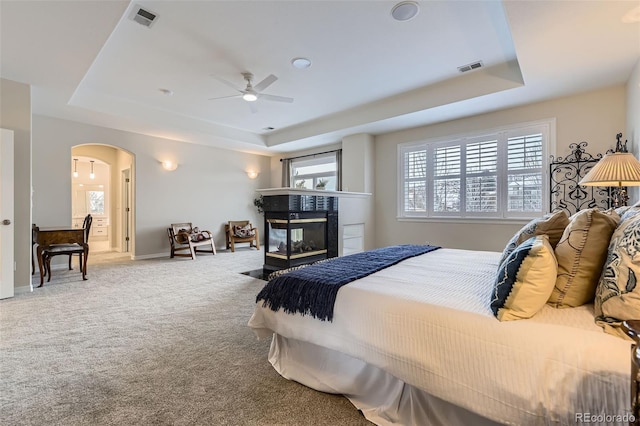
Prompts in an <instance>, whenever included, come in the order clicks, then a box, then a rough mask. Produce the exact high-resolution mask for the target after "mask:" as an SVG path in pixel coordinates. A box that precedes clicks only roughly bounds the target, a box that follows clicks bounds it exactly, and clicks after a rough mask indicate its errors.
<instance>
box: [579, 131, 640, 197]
mask: <svg viewBox="0 0 640 426" xmlns="http://www.w3.org/2000/svg"><path fill="white" fill-rule="evenodd" d="M616 136H617V138H618V144H617V146H616V152H612V153H609V154H607V155H605V156H604V157H603V158H602V159H601V160H600V161H598V163H596V165H595V166H593V167H592V168H591V170H589V173H587V174H586V175H585V176H584V177H583V178H582V180H581V181H580V182H579V185H586V186H612V187H617V188H618V189H617V191H616V193H615V194H616V195H614V207H620V206H626V205H627V201H628V200H629V197H628V196H627V190H626V187H627V186H640V161H638V159H637V158H636V157H635V155H633V154H632V153H630V152H626V142H625V144H624V146H623V145H622V144H620V138H621V137H622V133H619V134H618V135H616ZM618 149H621V150H620V151H618Z"/></svg>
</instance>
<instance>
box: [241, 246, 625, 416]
mask: <svg viewBox="0 0 640 426" xmlns="http://www.w3.org/2000/svg"><path fill="white" fill-rule="evenodd" d="M499 257H500V254H499V253H494V252H482V251H469V250H455V249H445V248H442V249H440V250H436V251H434V252H431V253H427V254H423V255H420V256H416V257H413V258H410V259H407V260H405V261H402V262H401V263H399V264H397V265H394V266H391V267H389V268H387V269H384V270H382V271H379V272H377V273H374V274H372V275H369V276H368V277H365V278H363V279H360V280H357V281H354V282H352V283H349V284H347V285H345V286H343V287H342V288H340V290H339V292H338V296H337V299H336V303H335V308H334V316H333V321H332V322H328V321H319V320H317V319H314V318H313V317H311V316H303V315H301V314H294V315H291V314H286V313H284V312H283V311H282V310H279V311H278V312H274V311H272V310H271V309H269V308H266V307H263V306H262V302H258V303H257V305H256V308H255V312H254V314H253V316H252V318H251V320H250V321H249V326H250V327H251V328H252V329H253V330H254V332H255V333H256V335H257V336H258V337H271V336H274V339H273V341H272V345H271V351H270V354H269V360H270V362H271V363H272V365H273V366H274V367H275V368H276V370H277V371H278V372H279V373H280V374H282V375H283V376H284V377H286V378H288V379H291V380H295V381H298V382H300V383H303V384H305V385H307V386H310V387H312V388H314V389H317V390H320V391H324V392H332V393H339V394H344V395H345V396H347V397H348V398H349V399H350V400H351V401H352V403H353V404H354V405H355V406H356V407H357V408H358V409H361V410H362V412H363V414H364V415H365V416H366V417H367V418H368V419H369V420H371V421H372V422H374V423H376V424H380V425H385V424H420V425H423V424H424V425H426V424H433V425H439V424H446V425H452V424H480V423H484V424H494V423H498V424H514V425H538V424H575V423H576V419H577V417H576V416H581V415H584V414H583V413H591V414H593V413H604V414H607V415H613V416H624V415H626V414H628V411H629V406H630V403H629V399H630V397H629V393H630V391H629V388H630V385H629V383H630V358H629V350H630V345H631V343H630V342H628V341H625V340H623V339H621V338H618V337H615V336H611V335H608V334H605V333H604V332H603V331H602V329H601V328H600V327H598V326H597V325H596V324H595V323H594V315H593V307H592V305H585V306H581V307H578V308H569V309H555V308H552V307H549V306H545V307H544V308H543V309H542V311H540V312H539V313H538V314H536V315H535V316H534V317H533V318H531V319H528V320H520V321H508V322H500V321H498V320H497V319H496V318H495V317H494V316H493V314H492V312H491V309H490V307H489V300H490V294H491V291H492V288H493V284H494V280H495V276H496V270H497V268H498V260H499ZM608 424H611V423H608Z"/></svg>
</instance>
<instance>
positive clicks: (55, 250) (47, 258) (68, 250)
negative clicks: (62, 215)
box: [33, 214, 93, 282]
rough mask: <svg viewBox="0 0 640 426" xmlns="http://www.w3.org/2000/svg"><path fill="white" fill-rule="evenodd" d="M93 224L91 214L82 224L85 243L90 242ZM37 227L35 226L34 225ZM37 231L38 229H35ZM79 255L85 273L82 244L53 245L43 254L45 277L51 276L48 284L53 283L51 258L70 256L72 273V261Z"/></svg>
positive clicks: (81, 269)
mask: <svg viewBox="0 0 640 426" xmlns="http://www.w3.org/2000/svg"><path fill="white" fill-rule="evenodd" d="M92 222H93V218H92V217H91V215H90V214H88V215H86V216H85V218H84V221H83V222H82V228H83V229H84V242H85V243H88V242H89V232H90V231H91V223H92ZM33 226H34V227H35V224H34V225H33ZM35 229H38V228H37V227H35ZM74 254H77V255H78V256H79V257H80V272H85V271H84V270H83V265H84V264H83V263H82V257H83V256H84V247H82V246H81V245H80V244H53V245H51V246H50V247H49V248H48V249H47V250H46V251H44V252H43V254H42V256H43V260H44V264H45V267H46V268H45V275H46V274H49V278H48V279H47V282H49V281H51V258H52V257H54V256H59V255H65V256H69V270H70V271H72V270H73V268H72V267H71V260H72V259H73V255H74Z"/></svg>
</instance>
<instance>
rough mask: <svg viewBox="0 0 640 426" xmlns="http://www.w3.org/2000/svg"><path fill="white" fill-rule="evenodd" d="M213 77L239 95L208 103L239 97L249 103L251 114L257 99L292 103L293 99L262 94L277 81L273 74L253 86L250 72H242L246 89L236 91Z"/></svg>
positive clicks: (226, 82) (220, 79)
mask: <svg viewBox="0 0 640 426" xmlns="http://www.w3.org/2000/svg"><path fill="white" fill-rule="evenodd" d="M213 77H214V78H215V79H216V80H218V81H220V82H221V83H224V84H226V85H227V86H229V87H231V88H233V89H234V90H236V91H238V92H239V93H240V94H238V95H230V96H220V97H217V98H209V100H210V101H211V100H217V99H225V98H236V97H240V98H242V99H244V100H245V101H247V102H249V107H250V108H251V111H252V112H256V109H255V105H253V102H255V101H257V100H258V99H264V100H266V101H275V102H287V103H291V102H293V98H287V97H284V96H275V95H269V94H267V93H262V91H263V90H265V89H266V88H267V87H269V86H271V85H272V84H273V83H274V82H275V81H276V80H277V79H278V77H276V76H275V75H273V74H270V75H268V76H267V77H265V79H264V80H262V81H261V82H260V83H258V84H256V85H255V86H253V85H252V84H251V81H252V80H253V74H252V73H250V72H243V73H242V77H244V79H245V81H246V82H247V87H245V88H244V89H238V88H237V87H236V86H235V85H234V84H233V83H231V82H229V81H227V80H225V79H223V78H220V77H216V76H213Z"/></svg>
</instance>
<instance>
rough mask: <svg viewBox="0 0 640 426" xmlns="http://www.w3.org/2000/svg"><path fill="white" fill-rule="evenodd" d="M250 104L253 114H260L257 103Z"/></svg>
mask: <svg viewBox="0 0 640 426" xmlns="http://www.w3.org/2000/svg"><path fill="white" fill-rule="evenodd" d="M247 103H248V104H249V109H250V110H251V114H255V113H256V112H258V107H257V106H256V103H255V102H247Z"/></svg>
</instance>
